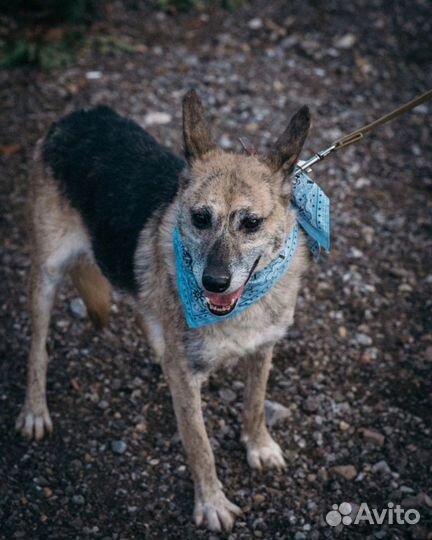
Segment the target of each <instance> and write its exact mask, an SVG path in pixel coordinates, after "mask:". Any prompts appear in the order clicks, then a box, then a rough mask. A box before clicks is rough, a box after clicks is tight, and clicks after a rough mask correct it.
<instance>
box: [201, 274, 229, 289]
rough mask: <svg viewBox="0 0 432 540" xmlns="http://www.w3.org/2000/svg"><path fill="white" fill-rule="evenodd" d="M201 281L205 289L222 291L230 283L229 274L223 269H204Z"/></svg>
mask: <svg viewBox="0 0 432 540" xmlns="http://www.w3.org/2000/svg"><path fill="white" fill-rule="evenodd" d="M202 282H203V285H204V288H205V289H206V290H207V291H210V292H214V293H222V292H224V291H226V290H227V289H228V287H229V286H230V284H231V276H230V275H229V274H228V273H227V272H226V271H223V270H220V271H216V270H209V269H207V268H206V269H205V270H204V274H203V278H202Z"/></svg>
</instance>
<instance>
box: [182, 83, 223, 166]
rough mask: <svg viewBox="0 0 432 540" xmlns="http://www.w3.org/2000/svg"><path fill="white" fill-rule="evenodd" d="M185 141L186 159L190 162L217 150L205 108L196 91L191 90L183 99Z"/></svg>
mask: <svg viewBox="0 0 432 540" xmlns="http://www.w3.org/2000/svg"><path fill="white" fill-rule="evenodd" d="M183 139H184V145H185V157H186V159H187V160H188V161H189V162H191V161H193V160H194V159H199V158H200V157H202V156H203V155H204V154H206V153H207V152H209V151H210V150H213V149H215V148H216V144H215V143H214V142H213V139H212V136H211V132H210V127H209V125H208V123H207V120H206V118H205V115H204V107H203V105H202V103H201V100H200V98H199V97H198V94H197V93H196V92H195V90H189V92H188V93H187V94H186V95H185V97H184V98H183Z"/></svg>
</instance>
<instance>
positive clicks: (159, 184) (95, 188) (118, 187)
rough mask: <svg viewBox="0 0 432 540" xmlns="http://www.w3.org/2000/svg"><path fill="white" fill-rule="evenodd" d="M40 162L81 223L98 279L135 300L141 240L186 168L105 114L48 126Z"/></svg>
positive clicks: (102, 110)
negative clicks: (99, 274)
mask: <svg viewBox="0 0 432 540" xmlns="http://www.w3.org/2000/svg"><path fill="white" fill-rule="evenodd" d="M43 158H44V161H45V163H46V164H47V165H48V166H50V167H51V169H52V171H53V174H54V177H55V178H56V180H57V181H58V182H59V184H60V188H61V191H62V192H63V193H64V195H65V196H66V197H67V198H68V200H69V201H70V204H71V205H72V206H73V207H74V208H76V209H77V210H78V211H79V212H80V214H81V216H82V217H83V220H84V223H85V224H86V226H87V228H88V231H89V233H90V236H91V240H92V246H93V251H94V254H95V257H96V260H97V262H98V264H99V265H100V267H101V270H102V271H103V273H104V274H105V275H106V277H107V278H108V279H109V280H110V281H111V282H112V284H113V285H115V286H117V287H119V288H121V289H123V290H126V291H128V292H131V293H135V292H136V291H137V283H136V279H135V276H134V269H133V261H134V254H135V250H136V247H137V241H138V237H139V234H140V232H141V230H142V229H143V227H144V225H145V223H146V221H147V220H148V219H149V218H150V217H151V216H152V215H153V214H154V212H155V211H156V210H158V209H160V208H163V207H164V206H166V205H168V204H169V203H170V202H172V200H173V199H174V197H175V195H176V193H177V189H178V177H179V174H180V172H181V171H182V169H183V167H184V166H185V163H184V161H182V160H181V159H180V158H178V157H176V156H175V155H174V154H172V153H171V152H170V151H169V150H168V149H167V148H165V147H163V146H161V145H160V144H159V143H158V142H157V141H156V140H155V139H154V138H153V137H152V136H151V135H150V134H149V133H147V132H146V131H144V130H143V129H142V128H141V127H140V126H139V125H138V124H136V123H135V122H133V121H131V120H127V119H125V118H122V117H121V116H119V115H118V114H117V113H115V112H114V111H113V110H111V109H109V108H108V107H97V108H95V109H92V110H89V111H78V112H74V113H72V114H70V115H69V116H66V117H65V118H63V119H62V120H60V121H59V122H57V123H55V124H53V125H52V126H51V129H50V131H49V133H48V135H47V137H46V139H45V143H44V147H43Z"/></svg>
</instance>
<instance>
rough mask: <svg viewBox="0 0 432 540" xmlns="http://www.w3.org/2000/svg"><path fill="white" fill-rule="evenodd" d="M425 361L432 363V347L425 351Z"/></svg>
mask: <svg viewBox="0 0 432 540" xmlns="http://www.w3.org/2000/svg"><path fill="white" fill-rule="evenodd" d="M424 355H425V360H427V361H428V362H432V347H428V348H427V349H426V350H425V353H424Z"/></svg>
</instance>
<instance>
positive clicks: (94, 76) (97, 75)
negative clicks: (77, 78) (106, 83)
mask: <svg viewBox="0 0 432 540" xmlns="http://www.w3.org/2000/svg"><path fill="white" fill-rule="evenodd" d="M85 76H86V79H87V80H89V81H96V80H98V79H101V78H102V71H87V73H86V74H85Z"/></svg>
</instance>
